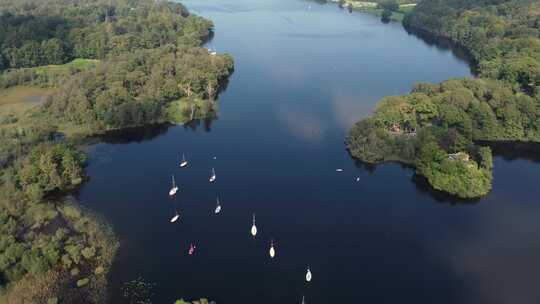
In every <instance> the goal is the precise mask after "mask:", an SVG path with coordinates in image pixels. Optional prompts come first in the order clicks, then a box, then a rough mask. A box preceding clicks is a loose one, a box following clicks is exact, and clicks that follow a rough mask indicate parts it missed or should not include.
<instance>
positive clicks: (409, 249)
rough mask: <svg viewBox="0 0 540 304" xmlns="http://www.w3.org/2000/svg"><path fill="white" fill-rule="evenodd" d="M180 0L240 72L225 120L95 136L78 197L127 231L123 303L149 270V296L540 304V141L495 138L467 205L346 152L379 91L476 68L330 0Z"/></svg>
mask: <svg viewBox="0 0 540 304" xmlns="http://www.w3.org/2000/svg"><path fill="white" fill-rule="evenodd" d="M184 3H185V4H186V5H187V6H188V7H189V8H190V9H191V10H192V11H193V12H195V13H197V14H200V15H203V16H205V17H208V18H210V19H212V20H213V21H214V23H215V26H216V35H215V37H214V39H213V40H212V41H211V42H209V46H210V47H212V48H214V49H216V50H217V51H218V52H227V53H230V54H231V55H232V56H233V57H234V58H235V66H236V71H235V73H234V75H233V76H232V77H231V79H230V82H229V85H228V88H227V89H226V90H225V92H224V93H222V94H221V96H220V100H219V118H218V119H217V120H214V121H206V122H199V123H198V124H194V125H190V126H177V127H170V128H169V127H164V126H162V127H147V128H144V129H139V130H131V131H129V132H123V133H120V134H114V135H111V136H109V137H107V138H106V139H105V142H104V143H101V144H98V145H96V146H94V147H93V149H92V159H91V163H90V166H89V168H88V174H89V175H90V177H91V180H90V182H89V183H88V184H86V186H85V187H84V188H83V189H82V191H81V194H80V199H81V201H82V202H83V204H84V205H85V206H87V207H89V208H91V209H92V210H95V211H96V212H97V213H99V214H102V215H103V216H104V217H105V218H106V219H107V220H108V221H109V222H110V223H111V224H112V226H113V227H114V230H115V232H116V234H117V236H118V237H119V239H120V242H121V248H120V250H119V252H118V256H117V259H116V261H115V263H114V266H113V269H112V272H111V274H110V293H111V302H112V303H122V297H121V296H122V295H121V286H122V283H123V282H126V281H129V280H133V279H135V278H137V277H139V276H142V277H144V278H145V280H146V281H147V282H155V283H156V287H155V288H154V292H155V293H156V295H155V296H154V298H153V300H154V303H172V302H173V301H174V300H175V299H177V298H181V297H183V298H188V299H195V298H199V297H208V298H210V299H213V300H215V301H217V303H219V304H221V303H258V304H259V303H261V304H266V303H268V304H270V303H300V300H301V298H302V296H305V297H306V303H331V302H340V303H392V304H394V303H464V304H467V303H471V304H473V303H474V304H482V303H486V304H487V303H489V304H491V303H511V304H515V303H540V289H539V288H538V281H539V279H540V275H539V273H540V261H539V260H540V258H539V257H540V221H539V220H538V218H539V214H540V204H538V194H540V190H539V188H538V186H537V184H538V182H537V181H538V179H539V178H540V166H539V165H538V164H537V163H536V162H538V160H539V159H537V158H536V155H539V154H536V153H535V152H534V151H533V152H531V153H529V154H527V153H525V154H526V155H528V156H529V157H522V156H521V155H522V153H523V152H522V151H513V152H515V153H512V152H508V153H507V151H508V148H505V147H502V148H500V149H499V151H498V152H497V153H499V154H500V155H501V156H497V157H496V158H495V171H494V177H495V178H494V185H493V187H494V190H493V192H492V193H491V194H490V195H489V196H488V197H486V198H484V199H482V200H479V201H474V202H470V201H459V200H455V199H450V198H448V197H446V196H442V195H440V194H437V193H433V192H432V191H430V190H429V188H426V187H425V185H424V184H423V183H422V182H421V181H417V180H416V179H415V178H414V177H413V171H412V170H411V169H407V168H403V167H402V166H400V165H398V164H385V165H381V166H377V167H366V166H363V165H362V164H358V163H356V162H355V161H354V160H352V159H351V158H350V156H349V155H348V153H347V152H346V151H345V148H344V144H343V141H344V137H345V135H346V132H347V130H348V128H349V127H350V126H351V125H352V124H353V123H354V122H355V121H357V120H359V119H360V118H362V117H365V116H366V115H368V114H369V113H370V111H371V109H373V107H374V105H375V103H376V101H377V100H378V99H379V98H381V97H382V96H386V95H395V94H402V93H406V92H408V91H409V89H410V87H411V85H412V84H413V83H415V82H418V81H430V82H439V81H442V80H445V79H448V78H452V77H462V76H469V75H470V69H469V67H468V64H467V62H465V61H464V60H462V59H460V58H461V57H460V56H459V53H457V52H452V51H451V50H448V49H444V48H443V47H441V46H436V45H430V44H428V43H427V42H424V41H422V40H421V39H420V38H417V37H415V36H413V35H409V34H407V33H406V32H405V31H404V30H403V28H402V27H401V25H399V24H393V23H391V24H382V23H381V22H380V21H379V19H378V18H377V17H374V16H370V15H365V14H360V13H352V14H349V13H348V12H346V11H344V10H340V9H339V8H338V7H337V6H336V5H332V4H328V5H320V4H317V3H315V2H303V1H300V0H272V1H270V0H255V1H254V0H251V1H247V0H207V1H205V0H189V1H185V2H184ZM310 7H311V8H310ZM181 153H186V156H187V157H188V160H189V162H190V163H189V167H188V168H187V169H180V168H179V167H178V165H177V163H178V160H179V155H180V154H181ZM505 153H506V154H505ZM214 156H215V157H216V159H213V157H214ZM212 167H215V168H216V172H217V182H216V183H215V184H209V183H208V176H209V174H210V170H211V168H212ZM336 168H343V169H344V172H342V173H338V172H336V171H335V169H336ZM173 173H174V174H175V175H176V180H177V182H178V184H179V186H180V193H179V195H178V196H177V198H176V199H170V198H169V197H168V195H167V192H168V190H169V187H170V175H171V174H173ZM356 177H360V182H356V181H355V179H356ZM218 195H219V197H220V198H221V202H222V207H223V210H222V212H221V214H220V215H218V216H216V215H214V214H213V210H214V208H215V199H216V196H218ZM175 208H176V209H177V210H178V211H179V212H180V214H181V218H180V220H179V221H178V222H177V223H175V224H171V223H169V219H170V218H171V217H172V216H173V215H174V213H175ZM252 213H256V215H257V226H258V229H259V234H258V235H257V237H256V239H253V238H252V237H251V235H250V228H251V217H252ZM271 239H274V240H275V244H276V251H277V256H276V258H275V259H273V260H272V259H270V258H269V256H268V249H269V245H270V240H271ZM190 243H194V244H196V246H197V249H196V252H195V255H194V256H188V254H187V251H188V247H189V244H190ZM308 266H309V267H310V268H311V270H312V272H313V280H312V282H310V283H306V282H305V279H304V278H305V273H306V268H307V267H308Z"/></svg>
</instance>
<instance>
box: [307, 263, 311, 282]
mask: <svg viewBox="0 0 540 304" xmlns="http://www.w3.org/2000/svg"><path fill="white" fill-rule="evenodd" d="M311 277H312V275H311V270H309V266H308V268H307V273H306V281H307V282H311Z"/></svg>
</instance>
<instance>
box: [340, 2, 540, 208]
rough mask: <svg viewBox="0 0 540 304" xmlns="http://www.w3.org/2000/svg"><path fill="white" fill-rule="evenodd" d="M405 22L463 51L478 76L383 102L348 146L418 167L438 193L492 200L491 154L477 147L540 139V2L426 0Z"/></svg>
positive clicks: (373, 159)
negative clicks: (490, 193) (499, 142)
mask: <svg viewBox="0 0 540 304" xmlns="http://www.w3.org/2000/svg"><path fill="white" fill-rule="evenodd" d="M404 22H405V25H406V26H407V27H408V28H409V29H412V30H421V31H423V32H427V33H430V34H433V35H434V36H436V37H444V38H447V39H450V40H451V41H453V42H454V43H456V44H457V45H459V46H461V47H463V48H464V49H465V50H466V51H468V53H469V54H470V56H471V59H472V61H473V64H474V65H476V66H477V69H478V73H479V78H477V79H455V80H449V81H445V82H443V83H441V84H439V85H435V84H418V85H416V86H415V87H414V88H413V90H412V92H411V94H409V95H405V96H394V97H386V98H384V99H383V100H382V101H380V102H379V104H378V106H377V108H376V109H375V112H374V114H373V115H372V117H369V118H367V119H364V120H362V121H360V122H358V123H357V124H356V125H355V126H354V127H353V128H352V129H351V130H350V133H349V135H348V137H347V145H348V148H349V150H350V152H351V154H352V155H353V156H354V157H357V158H359V159H361V160H363V161H366V162H370V163H377V162H383V161H400V162H405V163H409V164H411V165H414V166H415V167H416V173H417V174H418V175H420V176H423V177H425V178H427V180H428V182H429V183H430V184H431V185H432V186H433V187H434V188H435V189H437V190H441V191H445V192H448V193H451V194H454V195H457V196H459V197H464V198H473V197H479V196H482V195H485V194H487V193H488V192H489V190H490V189H491V178H492V176H491V170H492V156H491V152H490V150H489V148H487V147H480V146H479V145H478V144H477V142H480V141H483V142H489V141H536V142H538V141H540V123H539V121H540V120H539V118H540V38H539V37H540V30H539V29H540V27H539V25H540V3H538V2H537V1H532V0H504V1H503V0H491V1H489V0H488V1H485V0H482V1H474V0H467V1H465V0H425V1H422V2H421V3H420V4H419V5H418V6H417V7H416V8H415V9H414V10H413V11H412V13H411V14H410V15H408V16H407V18H406V19H405V21H404Z"/></svg>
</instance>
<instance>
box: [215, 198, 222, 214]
mask: <svg viewBox="0 0 540 304" xmlns="http://www.w3.org/2000/svg"><path fill="white" fill-rule="evenodd" d="M220 212H221V205H220V203H219V197H218V198H217V199H216V210H214V213H215V214H218V213H220Z"/></svg>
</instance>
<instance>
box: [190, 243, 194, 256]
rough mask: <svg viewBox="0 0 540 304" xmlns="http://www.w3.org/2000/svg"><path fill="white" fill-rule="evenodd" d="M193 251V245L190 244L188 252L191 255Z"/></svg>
mask: <svg viewBox="0 0 540 304" xmlns="http://www.w3.org/2000/svg"><path fill="white" fill-rule="evenodd" d="M193 253H195V245H193V244H190V245H189V251H188V254H189V255H193Z"/></svg>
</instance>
